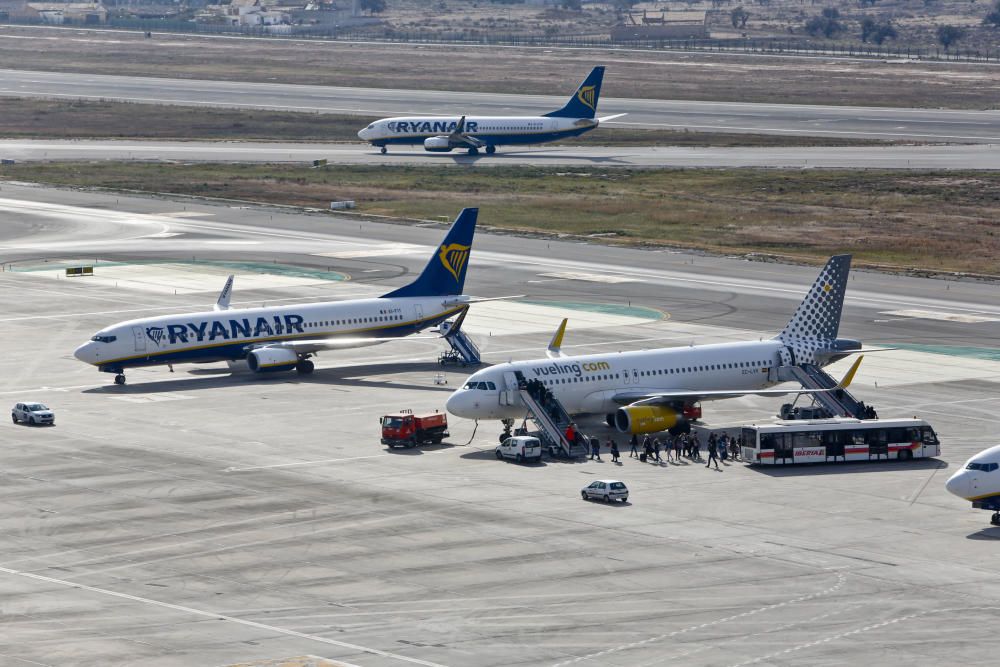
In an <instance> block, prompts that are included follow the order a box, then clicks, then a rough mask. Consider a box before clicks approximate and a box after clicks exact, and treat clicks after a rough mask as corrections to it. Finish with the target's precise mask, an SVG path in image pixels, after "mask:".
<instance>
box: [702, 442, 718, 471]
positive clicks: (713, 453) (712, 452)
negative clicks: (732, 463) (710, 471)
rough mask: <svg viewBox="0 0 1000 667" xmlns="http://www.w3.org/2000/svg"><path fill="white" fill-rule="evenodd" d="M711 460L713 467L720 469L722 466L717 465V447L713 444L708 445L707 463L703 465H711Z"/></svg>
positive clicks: (707, 466)
mask: <svg viewBox="0 0 1000 667" xmlns="http://www.w3.org/2000/svg"><path fill="white" fill-rule="evenodd" d="M713 461H715V469H716V470H721V469H722V468H720V467H719V447H718V445H715V444H712V445H709V446H708V463H706V464H705V467H706V468H710V467H712V462H713Z"/></svg>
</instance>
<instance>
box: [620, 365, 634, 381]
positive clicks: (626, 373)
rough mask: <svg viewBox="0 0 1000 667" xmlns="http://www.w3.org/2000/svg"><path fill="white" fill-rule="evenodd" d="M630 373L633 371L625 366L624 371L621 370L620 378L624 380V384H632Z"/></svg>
mask: <svg viewBox="0 0 1000 667" xmlns="http://www.w3.org/2000/svg"><path fill="white" fill-rule="evenodd" d="M632 373H633V371H631V370H629V369H627V368H626V369H625V370H624V371H622V379H624V380H625V384H632Z"/></svg>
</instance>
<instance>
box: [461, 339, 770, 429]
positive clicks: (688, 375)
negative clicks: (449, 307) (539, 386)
mask: <svg viewBox="0 0 1000 667" xmlns="http://www.w3.org/2000/svg"><path fill="white" fill-rule="evenodd" d="M783 347H784V346H783V344H782V343H781V342H780V341H777V340H765V341H754V342H745V343H720V344H712V345H698V346H692V347H676V348H664V349H657V350H643V351H636V352H618V353H612V354H590V355H583V356H573V357H561V358H555V359H532V360H530V361H517V362H511V363H505V364H498V365H496V366H491V367H490V368H487V369H483V370H481V371H479V372H477V373H474V374H473V375H471V376H470V377H469V378H468V380H467V381H466V384H465V385H464V386H463V388H461V389H459V390H457V391H456V392H455V393H453V394H452V396H451V397H450V398H449V399H448V403H447V409H448V411H449V412H451V413H452V414H454V415H456V416H458V417H465V418H467V419H519V418H522V417H524V415H525V406H524V405H523V404H522V403H521V401H520V400H517V399H516V398H515V397H516V379H515V378H516V374H515V373H516V372H517V371H519V372H520V373H521V374H522V375H523V377H524V379H525V380H533V379H534V380H541V381H542V382H543V383H544V384H545V386H546V387H548V389H549V390H550V391H551V392H552V393H553V395H554V396H555V398H556V399H557V400H559V402H560V403H562V404H563V407H565V408H566V411H567V412H569V413H570V414H599V415H606V414H609V413H612V412H614V411H615V410H616V409H618V408H619V407H621V406H622V404H623V401H622V399H623V397H634V399H636V400H637V399H638V398H640V397H642V396H646V395H649V394H655V393H657V392H665V391H691V392H692V393H697V392H699V391H712V390H727V391H729V390H732V392H733V393H738V392H739V391H741V390H745V391H752V390H758V389H766V388H767V387H770V386H773V385H774V384H777V381H776V374H775V373H774V369H776V368H777V367H778V366H780V365H781V356H782V349H783Z"/></svg>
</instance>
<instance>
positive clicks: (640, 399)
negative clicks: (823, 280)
mask: <svg viewBox="0 0 1000 667" xmlns="http://www.w3.org/2000/svg"><path fill="white" fill-rule="evenodd" d="M862 359H864V356H863V355H862V356H860V357H858V358H857V360H855V362H854V364H852V365H851V368H850V369H849V370H848V371H847V373H846V374H844V378H843V379H842V380H841V381H840V382H838V383H837V386H835V387H831V388H829V389H792V388H787V389H743V390H725V389H720V390H709V391H698V390H692V391H685V390H677V391H658V392H655V393H650V392H638V391H631V392H630V391H624V392H619V393H617V394H615V395H614V397H612V399H611V400H613V401H614V402H615V403H618V404H619V405H629V406H638V405H669V404H671V403H677V402H680V401H683V402H684V403H696V402H698V401H718V400H722V399H725V398H737V397H739V396H787V395H788V394H796V395H802V394H825V393H827V392H831V391H839V390H841V389H847V387H848V386H850V384H851V382H852V381H853V380H854V374H855V373H857V371H858V366H860V365H861V360H862Z"/></svg>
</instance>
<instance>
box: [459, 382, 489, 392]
mask: <svg viewBox="0 0 1000 667" xmlns="http://www.w3.org/2000/svg"><path fill="white" fill-rule="evenodd" d="M462 388H463V389H479V390H481V391H489V390H493V391H496V388H497V386H496V385H495V384H494V383H492V382H466V383H465V386H464V387H462Z"/></svg>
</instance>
